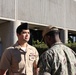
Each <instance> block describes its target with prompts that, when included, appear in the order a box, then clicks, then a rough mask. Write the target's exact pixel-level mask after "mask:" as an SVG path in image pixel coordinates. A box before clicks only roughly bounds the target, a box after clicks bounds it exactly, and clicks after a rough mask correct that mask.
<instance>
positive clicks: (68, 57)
mask: <svg viewBox="0 0 76 75" xmlns="http://www.w3.org/2000/svg"><path fill="white" fill-rule="evenodd" d="M38 67H40V71H39V75H76V54H75V52H74V51H73V50H71V49H70V48H69V47H66V46H65V45H63V44H62V43H60V42H57V43H55V44H54V45H53V46H52V47H51V48H50V49H48V50H47V51H46V52H44V53H43V54H42V55H41V57H40V60H39V63H38Z"/></svg>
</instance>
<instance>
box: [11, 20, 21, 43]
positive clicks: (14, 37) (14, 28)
mask: <svg viewBox="0 0 76 75" xmlns="http://www.w3.org/2000/svg"><path fill="white" fill-rule="evenodd" d="M10 23H11V27H12V33H11V34H12V37H11V38H12V41H13V42H12V44H14V43H16V41H17V35H16V28H17V27H18V26H19V25H20V24H21V22H20V21H18V20H17V21H12V22H10Z"/></svg>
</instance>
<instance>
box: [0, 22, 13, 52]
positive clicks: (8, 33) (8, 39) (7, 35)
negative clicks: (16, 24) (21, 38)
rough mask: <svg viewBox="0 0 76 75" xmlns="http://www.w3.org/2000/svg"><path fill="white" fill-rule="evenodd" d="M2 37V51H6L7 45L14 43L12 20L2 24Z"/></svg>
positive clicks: (0, 34) (0, 33)
mask: <svg viewBox="0 0 76 75" xmlns="http://www.w3.org/2000/svg"><path fill="white" fill-rule="evenodd" d="M0 37H1V43H2V51H4V49H5V48H6V47H9V46H10V45H12V44H13V26H12V25H11V24H10V22H5V23H2V24H0Z"/></svg>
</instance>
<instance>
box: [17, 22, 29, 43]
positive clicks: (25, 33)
mask: <svg viewBox="0 0 76 75" xmlns="http://www.w3.org/2000/svg"><path fill="white" fill-rule="evenodd" d="M16 33H17V36H18V41H21V42H28V41H29V39H30V30H29V26H28V23H22V24H21V25H19V26H18V27H17V29H16Z"/></svg>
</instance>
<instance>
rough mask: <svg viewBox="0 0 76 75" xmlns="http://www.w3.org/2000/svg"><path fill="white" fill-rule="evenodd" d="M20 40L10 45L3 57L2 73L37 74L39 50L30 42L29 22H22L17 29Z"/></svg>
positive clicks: (2, 74)
mask: <svg viewBox="0 0 76 75" xmlns="http://www.w3.org/2000/svg"><path fill="white" fill-rule="evenodd" d="M16 33H17V37H18V41H17V42H16V44H14V45H13V46H11V47H8V48H7V49H6V50H5V51H4V53H3V55H2V58H1V62H0V75H5V72H6V71H7V70H8V73H9V75H36V72H37V71H36V69H37V66H36V65H37V62H38V59H39V54H38V51H37V50H36V48H35V47H33V46H31V45H29V44H28V41H29V39H30V30H29V26H28V24H27V23H22V24H21V25H19V26H18V27H17V29H16Z"/></svg>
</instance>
